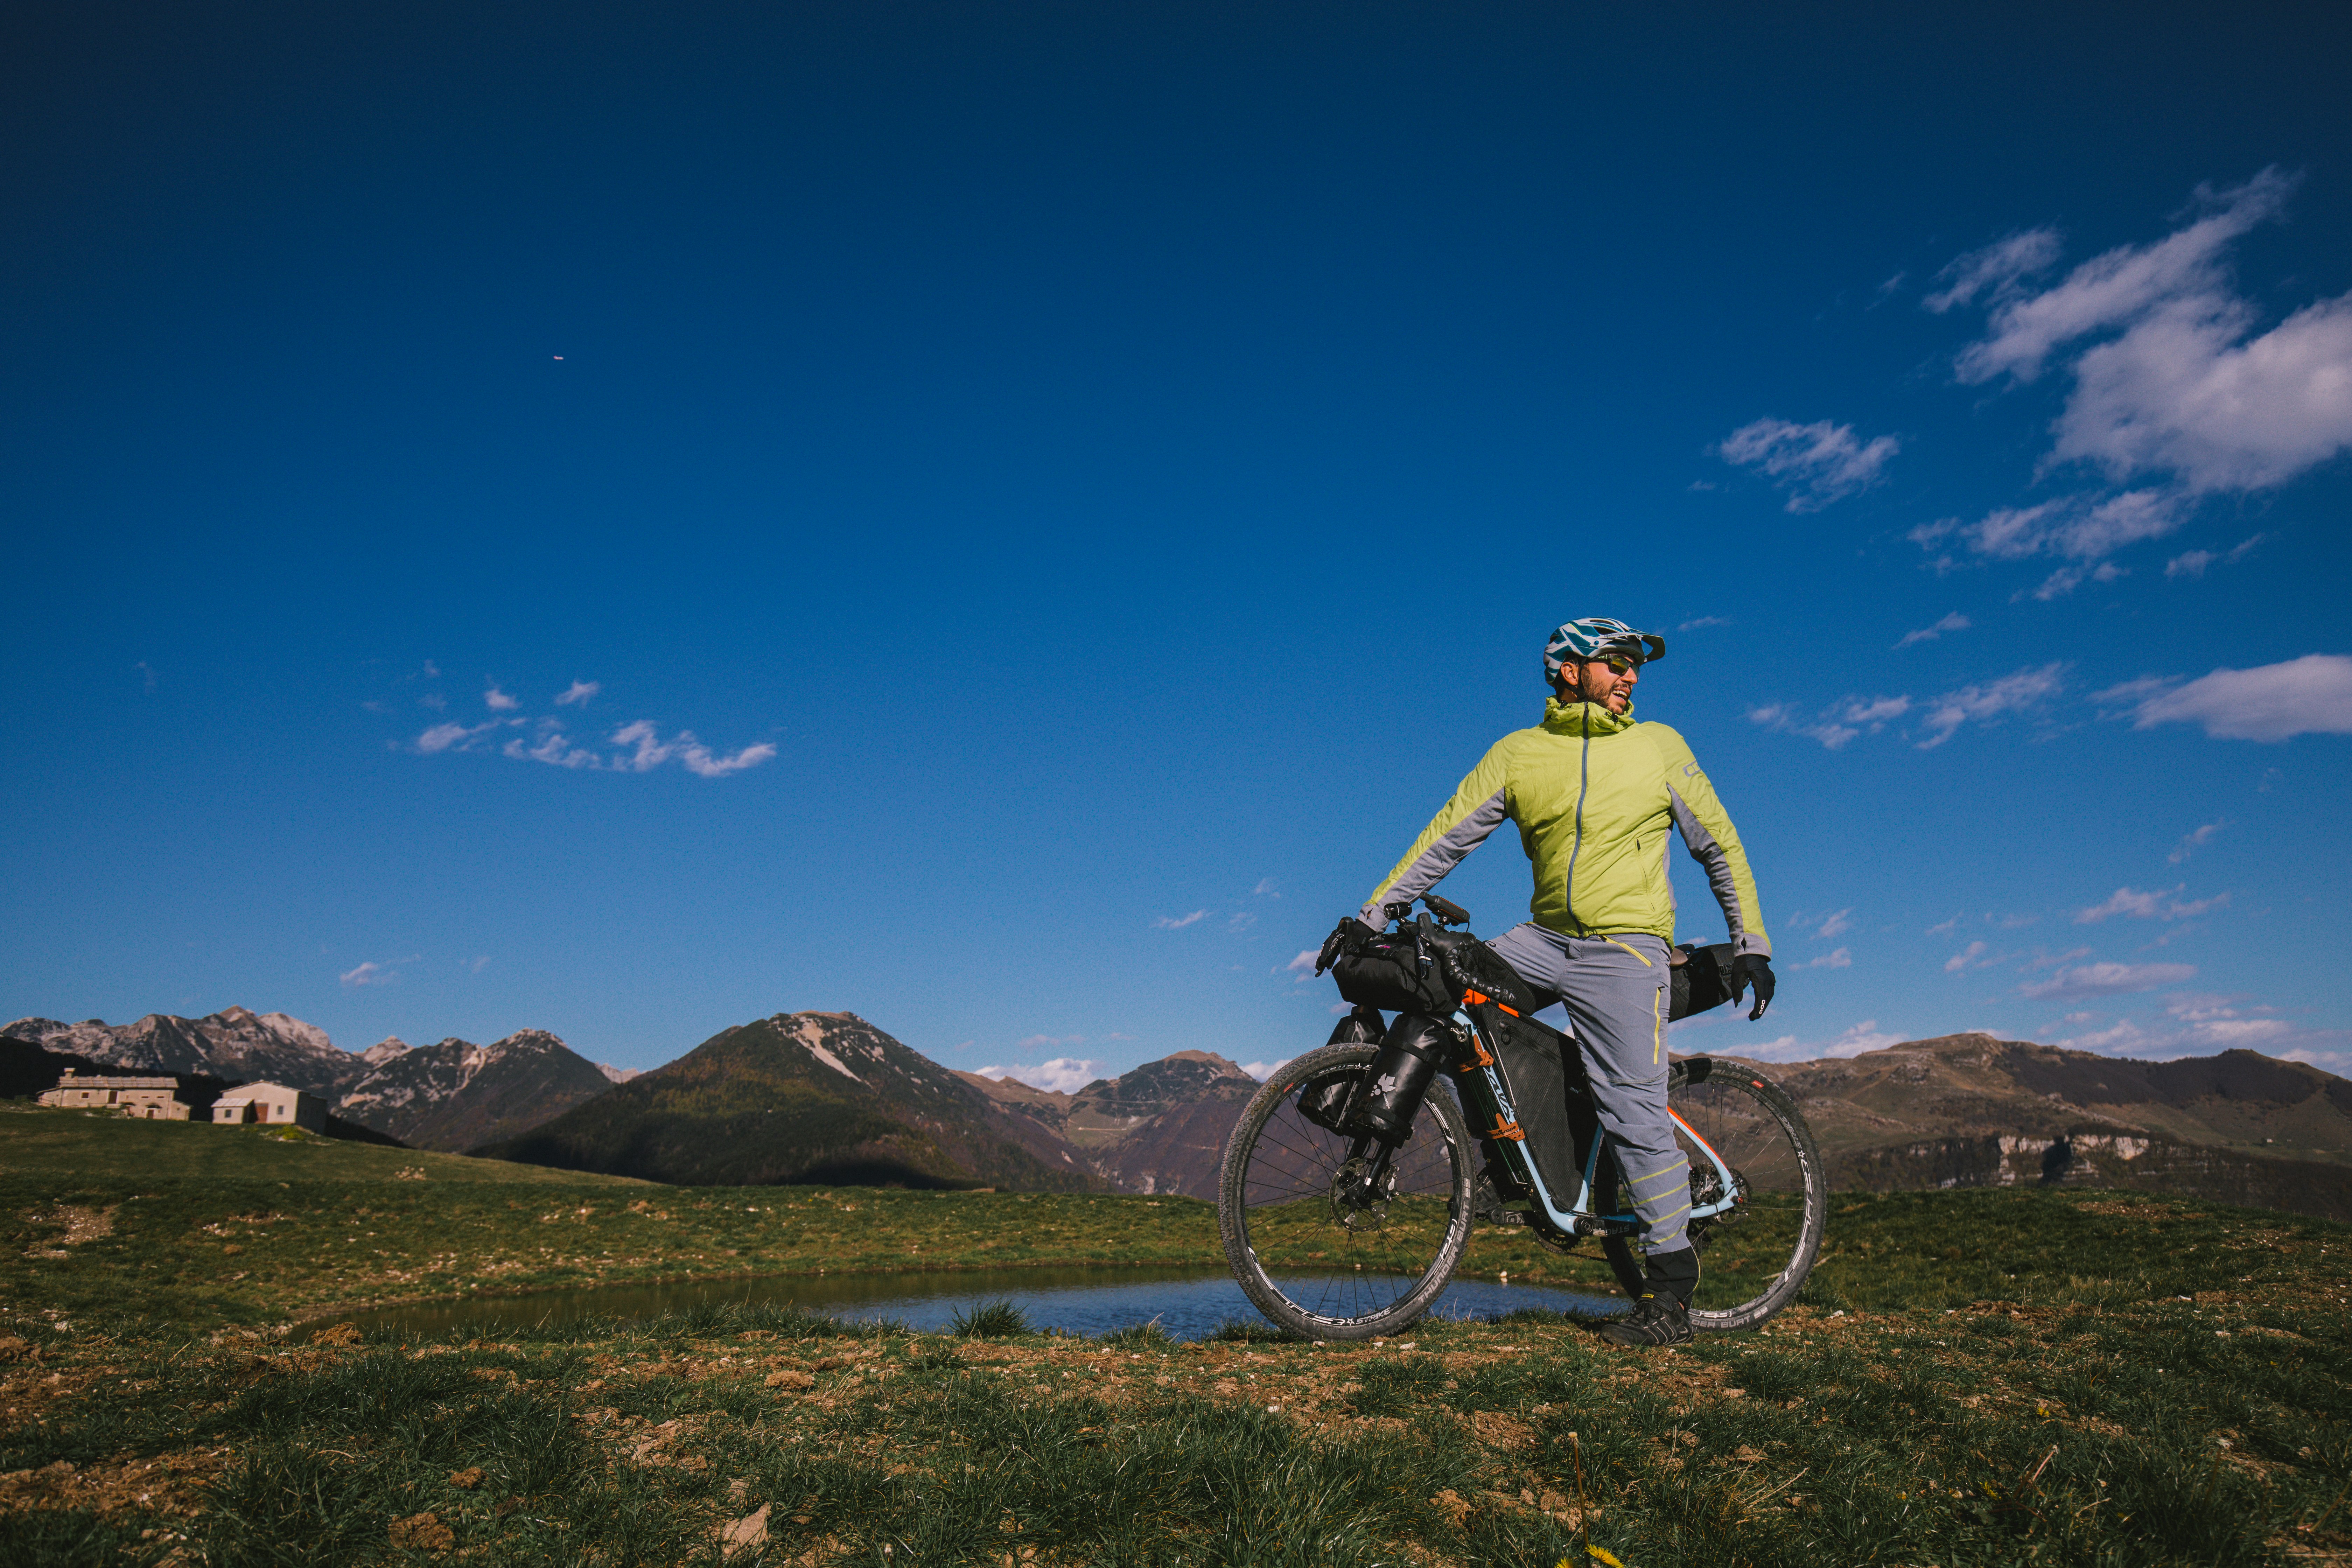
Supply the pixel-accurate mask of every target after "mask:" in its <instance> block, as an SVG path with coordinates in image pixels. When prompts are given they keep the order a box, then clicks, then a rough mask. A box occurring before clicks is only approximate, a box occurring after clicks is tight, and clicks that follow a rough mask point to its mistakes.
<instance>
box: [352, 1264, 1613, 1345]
mask: <svg viewBox="0 0 2352 1568" xmlns="http://www.w3.org/2000/svg"><path fill="white" fill-rule="evenodd" d="M990 1301H1011V1302H1012V1303H1013V1305H1014V1306H1016V1307H1018V1308H1020V1309H1021V1311H1022V1314H1023V1315H1024V1317H1026V1318H1027V1319H1028V1321H1029V1323H1030V1326H1031V1327H1033V1328H1035V1329H1041V1330H1043V1329H1058V1330H1060V1331H1063V1332H1064V1333H1071V1334H1087V1335H1094V1334H1107V1333H1110V1332H1113V1331H1117V1330H1119V1329H1126V1328H1132V1327H1134V1326H1136V1325H1137V1324H1139V1323H1147V1322H1150V1321H1154V1320H1157V1321H1158V1322H1159V1324H1160V1328H1161V1329H1163V1330H1165V1331H1167V1332H1168V1334H1169V1335H1170V1336H1171V1337H1172V1338H1175V1339H1180V1340H1197V1339H1202V1338H1205V1337H1207V1336H1208V1335H1211V1334H1213V1333H1215V1332H1216V1331H1217V1330H1218V1329H1219V1328H1221V1327H1223V1325H1224V1324H1226V1323H1227V1322H1231V1321H1242V1322H1246V1323H1253V1324H1257V1323H1263V1322H1264V1321H1265V1319H1264V1318H1262V1317H1260V1316H1259V1314H1258V1310H1257V1309H1256V1308H1255V1307H1253V1306H1251V1305H1250V1303H1249V1299H1248V1298H1247V1297H1245V1296H1244V1295H1243V1294H1242V1290H1241V1287H1240V1286H1239V1285H1237V1284H1235V1283H1234V1277H1233V1275H1232V1274H1231V1273H1229V1272H1228V1271H1227V1270H1225V1269H1223V1268H1001V1269H972V1270H965V1271H961V1272H956V1273H940V1274H826V1275H820V1276H817V1277H816V1278H814V1279H812V1278H809V1277H808V1276H806V1275H793V1276H790V1277H772V1278H768V1279H698V1280H686V1281H681V1282H678V1283H675V1284H667V1285H608V1286H602V1287H599V1288H597V1289H591V1290H562V1291H548V1292H546V1293H544V1294H541V1295H532V1296H500V1297H495V1298H491V1299H488V1300H466V1301H436V1302H429V1303H424V1304H420V1305H417V1306H413V1307H387V1308H384V1309H383V1310H379V1311H373V1312H362V1313H355V1314H353V1315H352V1316H350V1317H347V1318H341V1319H337V1320H334V1321H340V1322H350V1323H353V1324H356V1325H358V1326H359V1327H360V1328H361V1329H362V1330H364V1331H392V1332H394V1333H400V1334H413V1335H417V1336H420V1337H427V1338H436V1339H437V1338H441V1337H444V1336H447V1335H453V1334H459V1333H465V1334H488V1335H493V1336H495V1335H497V1334H499V1333H500V1332H503V1331H508V1330H512V1329H520V1328H530V1327H534V1326H537V1325H540V1324H543V1323H544V1324H560V1323H571V1322H578V1321H583V1320H588V1319H620V1320H625V1321H636V1320H641V1319H646V1318H656V1317H660V1316H662V1315H663V1314H665V1313H670V1312H684V1311H688V1310H692V1309H694V1308H697V1307H706V1306H723V1305H735V1306H753V1307H781V1306H796V1307H802V1308H805V1309H807V1310H810V1311H813V1312H823V1313H825V1314H826V1315H828V1316H830V1317H835V1318H839V1319H841V1320H843V1321H846V1322H874V1321H892V1322H898V1323H903V1324H905V1325H906V1326H907V1327H908V1328H910V1329H914V1330H916V1331H919V1332H922V1333H939V1332H941V1331H945V1330H947V1329H948V1328H949V1327H950V1325H951V1324H952V1323H953V1321H954V1320H955V1318H956V1316H957V1315H958V1314H959V1313H963V1312H969V1311H971V1310H972V1309H973V1308H975V1307H977V1306H981V1305H982V1304H984V1303H986V1302H990ZM1624 1306H1625V1303H1624V1302H1623V1300H1621V1299H1619V1298H1616V1297H1604V1296H1589V1295H1580V1294H1578V1293H1577V1292H1574V1291H1570V1290H1554V1289H1546V1288H1544V1287H1541V1286H1534V1285H1500V1284H1496V1282H1494V1281H1493V1280H1489V1279H1456V1280H1454V1282H1453V1283H1452V1284H1450V1285H1448V1286H1447V1287H1446V1288H1445V1291H1444V1294H1443V1295H1441V1296H1439V1297H1438V1299H1437V1301H1436V1304H1435V1305H1434V1306H1433V1307H1432V1308H1431V1310H1430V1312H1429V1314H1428V1315H1429V1316H1431V1317H1433V1318H1451V1319H1477V1318H1497V1317H1500V1316H1502V1315H1503V1314H1504V1313H1506V1312H1517V1311H1522V1310H1527V1309H1528V1308H1542V1309H1545V1310H1549V1311H1555V1312H1567V1313H1573V1314H1575V1315H1577V1316H1579V1317H1606V1316H1611V1315H1613V1314H1615V1313H1617V1312H1620V1311H1622V1310H1624ZM315 1326H316V1327H324V1326H325V1324H324V1321H321V1322H320V1324H318V1325H315Z"/></svg>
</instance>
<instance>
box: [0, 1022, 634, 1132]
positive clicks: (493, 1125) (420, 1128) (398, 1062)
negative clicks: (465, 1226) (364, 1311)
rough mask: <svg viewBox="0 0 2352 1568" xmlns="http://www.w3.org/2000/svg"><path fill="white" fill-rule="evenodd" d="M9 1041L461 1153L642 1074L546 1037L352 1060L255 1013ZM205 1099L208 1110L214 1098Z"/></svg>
mask: <svg viewBox="0 0 2352 1568" xmlns="http://www.w3.org/2000/svg"><path fill="white" fill-rule="evenodd" d="M0 1036H5V1037H9V1038H13V1039H16V1040H21V1041H26V1042H29V1043H31V1044H33V1045H35V1046H37V1047H41V1048H42V1049H43V1050H45V1051H47V1052H48V1053H50V1054H52V1055H62V1056H69V1057H71V1058H76V1060H77V1061H79V1062H80V1063H82V1064H85V1065H83V1067H82V1068H81V1070H83V1071H85V1072H89V1071H93V1070H95V1071H100V1072H103V1071H106V1070H109V1069H113V1070H117V1071H122V1072H131V1073H153V1074H165V1073H168V1074H172V1075H173V1076H175V1077H178V1078H180V1079H184V1080H186V1081H187V1082H190V1083H197V1082H203V1083H210V1084H216V1085H226V1084H236V1083H252V1082H257V1081H259V1080H263V1079H267V1080H268V1081H270V1082H273V1083H283V1084H288V1085H290V1086H292V1087H293V1088H296V1089H307V1090H309V1091H310V1093H312V1094H315V1095H318V1096H319V1097H320V1099H322V1100H326V1101H327V1103H328V1105H329V1106H330V1107H331V1110H332V1111H333V1113H334V1115H335V1116H337V1117H340V1118H341V1119H342V1120H344V1121H350V1122H352V1123H355V1124H357V1125H359V1126H361V1127H364V1128H367V1129H370V1130H371V1131H375V1132H380V1133H383V1134H385V1135H386V1136H389V1137H391V1138H394V1139H397V1140H399V1141H400V1142H404V1143H406V1144H408V1145H409V1146H411V1147H412V1148H418V1149H436V1150H440V1151H443V1152H451V1153H455V1152H462V1151H464V1150H467V1149H470V1148H472V1147H474V1146H475V1145H476V1144H478V1143H487V1142H493V1141H495V1140H497V1139H500V1138H510V1137H513V1136H515V1135H516V1134H518V1133H520V1132H524V1131H529V1130H530V1128H532V1127H535V1126H537V1125H538V1124H539V1123H540V1122H542V1121H547V1120H548V1119H549V1118H550V1117H553V1116H559V1115H562V1113H563V1112H564V1111H566V1110H570V1109H571V1108H572V1107H573V1106H575V1105H578V1104H580V1103H581V1102H582V1101H583V1100H588V1099H590V1098H592V1097H593V1096H594V1095H597V1094H601V1093H603V1092H604V1090H605V1089H609V1088H610V1087H612V1085H613V1084H614V1083H625V1082H626V1081H628V1080H629V1079H633V1078H635V1077H636V1076H637V1075H636V1074H635V1073H634V1072H631V1071H628V1070H626V1069H624V1068H614V1067H605V1066H603V1065H601V1064H598V1063H594V1062H591V1061H589V1060H588V1059H587V1058H585V1057H583V1056H581V1055H579V1054H578V1053H576V1052H574V1051H572V1049H571V1048H570V1047H567V1046H565V1045H564V1043H563V1042H562V1040H560V1039H558V1038H556V1037H554V1036H553V1035H551V1034H549V1033H547V1032H546V1031H545V1030H543V1029H521V1030H518V1031H517V1032H515V1033H514V1034H511V1035H509V1036H508V1037H506V1038H504V1039H502V1040H498V1041H495V1042H493V1043H492V1044H490V1045H488V1046H477V1045H475V1044H473V1043H472V1042H470V1041H467V1040H459V1039H447V1040H444V1041H442V1042H441V1043H440V1044H439V1045H437V1046H425V1047H418V1048H411V1047H409V1045H408V1044H407V1043H406V1042H405V1041H404V1040H401V1039H399V1038H397V1037H394V1038H392V1039H387V1040H383V1041H380V1042H379V1043H377V1044H375V1045H373V1046H370V1047H368V1048H367V1049H366V1050H364V1051H346V1050H342V1049H341V1048H339V1047H337V1046H336V1045H335V1044H334V1042H333V1041H331V1040H330V1039H329V1038H328V1037H327V1033H326V1031H325V1030H323V1029H321V1028H320V1027H318V1026H316V1025H314V1024H306V1023H304V1022H303V1021H302V1020H301V1019H299V1018H295V1017H290V1016H288V1015H286V1014H284V1013H259V1014H257V1013H254V1012H252V1011H250V1010H249V1009H247V1008H244V1007H227V1008H224V1009H222V1010H221V1011H220V1012H218V1013H214V1014H211V1015H209V1016H205V1017H202V1018H182V1017H175V1016H172V1015H170V1014H166V1013H150V1014H149V1015H148V1016H145V1017H143V1018H142V1019H140V1020H139V1021H138V1022H137V1023H135V1024H108V1023H106V1022H104V1021H102V1020H100V1019H97V1018H91V1019H88V1020H86V1021H85V1022H82V1023H79V1024H67V1023H60V1022H59V1021H58V1020H57V1019H55V1018H19V1019H17V1020H16V1022H15V1023H13V1024H9V1025H7V1026H5V1027H0ZM45 1087H46V1086H45ZM215 1092H216V1090H215ZM183 1098H185V1096H184V1097H183ZM203 1098H204V1099H205V1102H206V1103H209V1101H210V1099H211V1096H210V1095H209V1094H206V1095H205V1096H204V1097H203Z"/></svg>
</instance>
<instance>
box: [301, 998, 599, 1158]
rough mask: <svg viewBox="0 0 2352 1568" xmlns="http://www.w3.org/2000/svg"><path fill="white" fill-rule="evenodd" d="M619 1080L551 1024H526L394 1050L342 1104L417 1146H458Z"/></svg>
mask: <svg viewBox="0 0 2352 1568" xmlns="http://www.w3.org/2000/svg"><path fill="white" fill-rule="evenodd" d="M399 1044H400V1042H399V1041H397V1040H387V1041H385V1042H384V1043H383V1045H382V1046H376V1047H373V1048H372V1049H371V1050H370V1051H369V1052H368V1053H367V1054H368V1055H369V1056H374V1055H375V1053H376V1052H379V1051H383V1049H384V1046H393V1045H399ZM611 1087H612V1083H611V1080H610V1079H608V1078H607V1077H606V1075H605V1072H604V1069H602V1068H598V1067H597V1066H596V1065H595V1064H594V1063H593V1062H591V1061H589V1060H588V1059H587V1058H585V1057H583V1056H581V1055H579V1054H578V1053H577V1052H575V1051H573V1050H572V1049H571V1047H567V1046H566V1045H565V1044H564V1043H563V1042H562V1040H560V1039H558V1038H556V1037H554V1036H553V1035H551V1034H549V1033H548V1032H547V1031H546V1030H544V1029H518V1030H517V1031H515V1032H514V1033H513V1034H511V1035H509V1036H508V1037H506V1038H504V1039H502V1040H497V1041H494V1042H492V1043H491V1044H489V1045H487V1046H478V1045H475V1044H474V1043H473V1042H471V1041H470V1040H459V1039H446V1040H444V1041H442V1042H441V1043H440V1044H439V1045H437V1046H425V1047H417V1048H414V1049H411V1048H408V1047H403V1048H402V1049H400V1050H399V1051H396V1052H392V1053H388V1054H386V1055H385V1056H383V1058H380V1060H379V1064H378V1065H377V1066H376V1068H375V1069H374V1070H373V1071H372V1072H370V1073H369V1074H368V1075H367V1076H366V1077H364V1078H362V1079H360V1080H359V1081H358V1082H357V1083H355V1084H353V1085H352V1087H351V1089H350V1091H349V1092H348V1093H346V1094H345V1095H344V1096H343V1099H342V1103H341V1105H339V1106H337V1107H336V1110H338V1111H339V1112H340V1113H341V1115H343V1116H345V1117H347V1118H349V1119H350V1120H352V1121H357V1122H359V1123H361V1124H362V1125H363V1126H367V1127H373V1128H374V1129H375V1130H376V1131H380V1132H385V1133H389V1134H390V1135H392V1136H393V1137H394V1138H397V1139H399V1140H401V1141H402V1142H404V1143H407V1144H408V1145H410V1146H411V1147H413V1148H417V1149H437V1150H440V1151H442V1152H447V1153H457V1152H462V1151H464V1150H467V1149H471V1148H473V1147H475V1146H476V1145H478V1144H481V1143H489V1142H496V1141H498V1140H499V1139H502V1138H512V1137H515V1136H516V1135H518V1134H520V1133H523V1132H528V1131H530V1130H531V1129H532V1128H534V1127H537V1126H539V1125H540V1124H541V1122H544V1121H549V1120H551V1119H552V1118H554V1117H557V1116H561V1115H562V1114H563V1112H565V1111H567V1110H571V1109H572V1107H574V1106H576V1105H580V1104H582V1103H583V1102H584V1101H587V1100H593V1099H594V1098H595V1097H596V1096H598V1095H600V1094H603V1093H604V1092H605V1091H606V1090H607V1089H610V1088H611Z"/></svg>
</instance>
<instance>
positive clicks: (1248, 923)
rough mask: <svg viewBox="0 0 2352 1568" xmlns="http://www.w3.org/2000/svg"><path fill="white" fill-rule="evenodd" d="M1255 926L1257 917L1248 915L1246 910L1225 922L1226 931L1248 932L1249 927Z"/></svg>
mask: <svg viewBox="0 0 2352 1568" xmlns="http://www.w3.org/2000/svg"><path fill="white" fill-rule="evenodd" d="M1255 924H1257V917H1256V916H1255V915H1254V914H1252V913H1250V912H1249V911H1248V910H1243V911H1242V912H1241V913H1239V914H1237V915H1235V916H1234V918H1233V919H1231V920H1229V921H1226V922H1225V929H1226V930H1227V931H1247V930H1249V928H1250V927H1252V926H1254V925H1255Z"/></svg>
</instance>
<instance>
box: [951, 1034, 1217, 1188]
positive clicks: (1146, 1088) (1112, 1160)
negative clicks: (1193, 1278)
mask: <svg viewBox="0 0 2352 1568" xmlns="http://www.w3.org/2000/svg"><path fill="white" fill-rule="evenodd" d="M956 1076H958V1077H959V1078H961V1079H963V1080H964V1081H965V1082H967V1083H969V1084H971V1086H972V1087H973V1088H975V1089H979V1090H980V1091H981V1092H982V1093H983V1094H985V1095H987V1096H988V1097H989V1098H990V1099H992V1100H995V1101H996V1102H997V1103H998V1104H1000V1105H1003V1106H1004V1107H1005V1108H1006V1109H1007V1110H1013V1111H1014V1112H1015V1113H1017V1114H1020V1115H1024V1116H1027V1117H1030V1118H1031V1119H1033V1120H1034V1121H1036V1122H1037V1123H1038V1124H1039V1125H1040V1126H1042V1127H1045V1128H1047V1129H1050V1130H1051V1131H1053V1132H1055V1134H1056V1135H1058V1136H1059V1137H1061V1138H1062V1139H1064V1140H1066V1142H1068V1143H1069V1144H1070V1146H1071V1147H1072V1148H1073V1149H1075V1150H1076V1152H1077V1157H1078V1158H1079V1159H1080V1160H1081V1161H1083V1162H1084V1163H1086V1164H1087V1165H1088V1166H1089V1167H1091V1168H1092V1169H1093V1170H1094V1172H1095V1173H1096V1174H1097V1175H1099V1176H1100V1177H1101V1178H1102V1179H1103V1181H1104V1182H1105V1183H1107V1184H1108V1185H1109V1186H1110V1187H1111V1188H1112V1189H1113V1190H1114V1191H1117V1192H1123V1193H1147V1194H1158V1193H1165V1194H1174V1195H1176V1196H1179V1197H1191V1198H1214V1197H1215V1196H1216V1195H1217V1166H1218V1163H1220V1162H1221V1161H1222V1160H1223V1158H1224V1151H1225V1139H1226V1137H1227V1136H1228V1135H1229V1134H1231V1133H1232V1131H1233V1130H1234V1122H1235V1121H1239V1120H1240V1119H1241V1114H1242V1106H1243V1104H1244V1102H1245V1101H1246V1100H1248V1099H1249V1097H1250V1096H1251V1095H1253V1094H1255V1093H1256V1092H1257V1079H1254V1078H1252V1077H1250V1075H1249V1074H1247V1073H1245V1072H1244V1071H1243V1070H1242V1069H1241V1068H1240V1067H1238V1066H1237V1065H1235V1064H1234V1063H1233V1062H1230V1061H1227V1060H1226V1059H1225V1058H1223V1057H1221V1056H1216V1055H1213V1053H1211V1052H1208V1051H1178V1052H1176V1053H1175V1054H1174V1055H1173V1056H1167V1057H1162V1058H1160V1059H1159V1060H1158V1061H1155V1062H1146V1063H1144V1064H1143V1065H1142V1066H1141V1067H1139V1068H1135V1069H1134V1070H1133V1071H1132V1072H1128V1073H1122V1074H1121V1075H1120V1076H1118V1078H1115V1079H1096V1080H1095V1081H1094V1082H1092V1083H1090V1084H1088V1085H1087V1086H1086V1087H1085V1088H1084V1089H1079V1090H1077V1091H1076V1093H1075V1094H1071V1093H1062V1092H1058V1091H1056V1090H1053V1089H1033V1088H1031V1087H1030V1086H1029V1085H1027V1084H1025V1083H1023V1082H1021V1081H1020V1080H1019V1079H1013V1078H998V1079H990V1078H983V1077H982V1076H981V1075H980V1074H978V1073H959V1074H957V1075H956Z"/></svg>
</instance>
